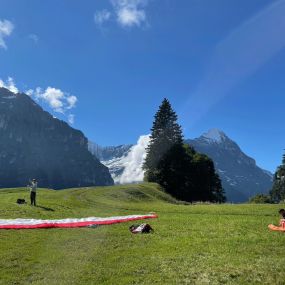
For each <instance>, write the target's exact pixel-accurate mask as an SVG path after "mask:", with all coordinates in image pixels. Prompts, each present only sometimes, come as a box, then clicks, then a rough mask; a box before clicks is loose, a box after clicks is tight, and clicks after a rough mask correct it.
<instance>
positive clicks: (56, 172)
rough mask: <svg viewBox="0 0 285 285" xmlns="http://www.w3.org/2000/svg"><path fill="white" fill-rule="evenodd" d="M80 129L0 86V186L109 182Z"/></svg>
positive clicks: (85, 184)
mask: <svg viewBox="0 0 285 285" xmlns="http://www.w3.org/2000/svg"><path fill="white" fill-rule="evenodd" d="M87 144H88V141H87V139H86V137H85V136H84V135H83V133H82V132H81V131H78V130H75V129H73V128H71V127H70V126H69V125H68V124H67V123H65V122H63V121H61V120H58V119H56V118H54V117H53V116H51V115H50V114H49V113H48V112H45V111H44V110H43V109H42V108H41V107H40V106H39V105H38V104H36V103H35V102H34V101H33V100H32V99H31V98H30V97H29V96H27V95H25V94H22V93H18V94H14V93H11V92H10V91H9V90H7V89H5V88H0V188H1V187H17V186H24V185H27V183H28V181H29V179H32V178H36V179H37V180H38V181H39V186H40V187H50V188H54V189H61V188H70V187H77V186H91V185H112V184H113V179H112V178H111V175H110V173H109V170H108V168H107V167H106V166H104V165H103V164H101V163H100V161H99V160H98V159H96V158H95V157H94V156H93V155H92V154H91V153H90V152H89V151H88V146H87Z"/></svg>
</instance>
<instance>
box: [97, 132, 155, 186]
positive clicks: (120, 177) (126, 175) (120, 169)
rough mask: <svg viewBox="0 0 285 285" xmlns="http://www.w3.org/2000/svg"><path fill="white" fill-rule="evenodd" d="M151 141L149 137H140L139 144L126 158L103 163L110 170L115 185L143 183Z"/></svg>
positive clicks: (133, 147)
mask: <svg viewBox="0 0 285 285" xmlns="http://www.w3.org/2000/svg"><path fill="white" fill-rule="evenodd" d="M149 141H150V136H149V135H142V136H140V137H139V139H138V141H137V144H135V145H133V146H132V147H131V148H130V150H129V151H128V152H127V153H126V154H125V155H124V156H122V157H116V158H114V159H111V160H107V161H101V162H102V163H103V164H104V165H105V166H107V167H108V168H109V170H110V173H111V175H112V178H113V179H114V182H115V183H117V184H125V183H134V182H141V181H143V176H144V171H143V169H142V166H143V162H144V160H145V157H146V148H147V146H148V144H149Z"/></svg>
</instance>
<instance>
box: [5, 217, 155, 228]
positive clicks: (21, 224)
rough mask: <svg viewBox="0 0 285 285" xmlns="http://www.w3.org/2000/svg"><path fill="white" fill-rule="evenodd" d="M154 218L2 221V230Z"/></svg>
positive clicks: (86, 225)
mask: <svg viewBox="0 0 285 285" xmlns="http://www.w3.org/2000/svg"><path fill="white" fill-rule="evenodd" d="M153 218H157V215H156V214H148V215H129V216H116V217H107V218H100V217H89V218H82V219H62V220H35V219H0V229H39V228H78V227H88V226H91V225H110V224H117V223H124V222H129V221H135V220H143V219H153Z"/></svg>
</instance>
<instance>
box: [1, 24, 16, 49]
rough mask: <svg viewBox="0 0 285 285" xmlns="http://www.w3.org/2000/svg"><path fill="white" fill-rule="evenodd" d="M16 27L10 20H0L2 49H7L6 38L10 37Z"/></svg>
mask: <svg viewBox="0 0 285 285" xmlns="http://www.w3.org/2000/svg"><path fill="white" fill-rule="evenodd" d="M13 29H14V25H13V23H12V22H10V21H8V20H0V47H2V48H4V49H7V45H6V42H5V41H4V38H5V37H8V36H10V35H11V33H12V32H13Z"/></svg>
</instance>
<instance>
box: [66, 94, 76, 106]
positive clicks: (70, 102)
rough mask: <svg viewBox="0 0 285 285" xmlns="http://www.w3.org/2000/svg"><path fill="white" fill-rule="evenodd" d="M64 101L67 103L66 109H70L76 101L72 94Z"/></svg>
mask: <svg viewBox="0 0 285 285" xmlns="http://www.w3.org/2000/svg"><path fill="white" fill-rule="evenodd" d="M66 101H67V103H68V106H67V109H72V108H74V107H75V104H76V102H77V97H76V96H74V95H71V96H67V97H66Z"/></svg>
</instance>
